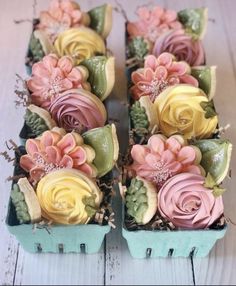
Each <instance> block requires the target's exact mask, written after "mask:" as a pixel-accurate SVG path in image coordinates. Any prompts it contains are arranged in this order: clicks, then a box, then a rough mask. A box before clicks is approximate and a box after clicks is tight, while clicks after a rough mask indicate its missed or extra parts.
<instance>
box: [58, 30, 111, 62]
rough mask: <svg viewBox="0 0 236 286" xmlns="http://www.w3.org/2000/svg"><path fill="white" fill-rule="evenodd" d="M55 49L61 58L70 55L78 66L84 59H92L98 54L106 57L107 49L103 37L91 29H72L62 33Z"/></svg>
mask: <svg viewBox="0 0 236 286" xmlns="http://www.w3.org/2000/svg"><path fill="white" fill-rule="evenodd" d="M54 48H55V51H56V53H57V54H58V56H59V57H62V56H65V55H68V56H71V57H72V58H73V59H74V62H75V65H78V64H79V63H80V62H81V61H83V60H84V59H88V58H91V57H93V56H95V55H97V54H102V55H104V54H105V52H106V47H105V43H104V40H103V39H102V37H101V36H100V35H99V34H98V33H96V32H95V31H93V30H92V29H90V28H86V27H78V28H72V29H68V30H66V31H64V32H63V33H61V34H60V35H59V36H58V37H57V39H56V41H55V43H54Z"/></svg>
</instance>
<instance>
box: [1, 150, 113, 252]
mask: <svg viewBox="0 0 236 286" xmlns="http://www.w3.org/2000/svg"><path fill="white" fill-rule="evenodd" d="M24 150H25V149H24V147H22V146H21V147H19V148H18V151H19V152H18V153H17V152H16V154H15V157H16V161H15V170H14V177H15V178H16V177H17V176H19V175H25V173H24V171H23V170H22V169H21V168H20V166H19V159H20V156H21V155H22V154H24V152H25V151H24ZM106 176H108V177H109V179H110V178H111V176H112V174H111V173H109V174H108V175H106ZM13 183H16V181H13ZM104 191H105V192H106V191H108V190H104ZM109 191H110V190H109ZM5 223H6V226H7V228H8V231H9V232H10V233H11V234H13V235H14V236H15V237H16V239H17V240H18V241H19V243H20V245H21V246H22V247H23V249H24V250H25V251H27V252H31V253H72V252H73V253H86V254H92V253H97V252H98V251H99V250H100V248H101V245H102V242H103V240H104V237H105V235H106V234H107V233H108V232H109V231H110V229H111V227H110V225H108V224H104V225H99V224H97V223H91V224H86V225H51V226H46V225H41V224H35V225H34V224H19V222H18V220H17V217H16V211H15V207H14V205H13V203H12V200H11V198H10V200H9V204H8V213H7V217H6V221H5Z"/></svg>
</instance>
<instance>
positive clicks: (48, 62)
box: [42, 54, 58, 72]
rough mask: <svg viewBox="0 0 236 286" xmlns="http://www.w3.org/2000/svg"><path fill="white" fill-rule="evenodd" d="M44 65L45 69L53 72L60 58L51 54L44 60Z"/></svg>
mask: <svg viewBox="0 0 236 286" xmlns="http://www.w3.org/2000/svg"><path fill="white" fill-rule="evenodd" d="M42 61H43V64H44V66H45V68H46V69H47V70H48V71H49V72H52V71H53V70H54V68H55V67H56V65H57V62H58V57H57V56H56V55H55V54H49V55H47V56H45V57H44V58H43V60H42Z"/></svg>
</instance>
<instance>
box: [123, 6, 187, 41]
mask: <svg viewBox="0 0 236 286" xmlns="http://www.w3.org/2000/svg"><path fill="white" fill-rule="evenodd" d="M137 14H138V17H139V20H138V21H137V22H128V25H127V31H128V34H129V35H130V36H131V37H137V36H142V37H144V38H146V39H148V40H149V41H151V42H155V40H156V39H157V38H158V37H159V36H160V35H161V34H162V33H163V32H166V31H169V30H170V29H175V28H180V27H182V25H181V23H180V22H179V21H178V19H177V13H176V12H175V11H173V10H166V9H164V8H162V7H159V6H155V7H154V8H153V9H152V10H149V9H148V8H147V7H140V8H139V9H138V10H137Z"/></svg>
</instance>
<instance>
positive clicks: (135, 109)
mask: <svg viewBox="0 0 236 286" xmlns="http://www.w3.org/2000/svg"><path fill="white" fill-rule="evenodd" d="M130 116H131V120H132V123H133V127H134V129H135V132H136V134H137V135H139V136H143V135H144V134H145V133H147V131H148V127H149V121H148V117H147V114H146V111H145V109H144V107H142V106H141V105H140V102H138V101H136V102H135V103H134V104H133V105H132V107H131V111H130Z"/></svg>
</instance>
